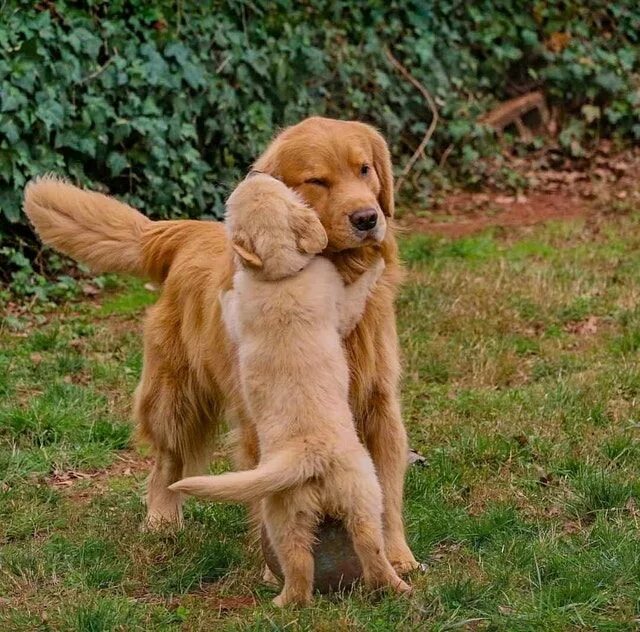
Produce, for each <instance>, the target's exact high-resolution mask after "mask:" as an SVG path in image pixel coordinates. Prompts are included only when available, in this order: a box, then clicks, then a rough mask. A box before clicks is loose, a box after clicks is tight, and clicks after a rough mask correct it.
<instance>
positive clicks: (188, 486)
mask: <svg viewBox="0 0 640 632" xmlns="http://www.w3.org/2000/svg"><path fill="white" fill-rule="evenodd" d="M313 475H314V472H313V471H311V470H310V468H309V467H308V466H307V464H305V463H304V460H303V459H301V458H300V454H299V453H298V454H297V455H296V453H294V451H287V450H283V451H281V452H279V453H277V454H275V455H274V456H273V457H272V458H270V459H268V460H267V461H265V462H264V463H261V464H260V465H259V466H258V467H257V468H255V469H254V470H244V471H242V472H229V473H227V474H220V475H219V476H192V477H190V478H183V479H182V480H181V481H178V482H177V483H174V484H173V485H170V486H169V489H170V490H172V491H174V492H184V493H185V494H190V495H192V496H198V497H199V498H207V499H210V500H226V501H235V502H250V501H253V500H259V499H260V498H264V497H265V496H268V495H269V494H275V493H277V492H282V491H285V490H286V489H289V488H291V487H295V486H296V485H300V484H302V483H304V481H305V480H307V479H309V478H311V476H313Z"/></svg>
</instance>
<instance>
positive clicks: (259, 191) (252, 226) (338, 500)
mask: <svg viewBox="0 0 640 632" xmlns="http://www.w3.org/2000/svg"><path fill="white" fill-rule="evenodd" d="M226 226H227V230H228V232H229V238H230V240H231V244H232V247H233V248H234V250H236V252H237V253H238V260H239V264H240V265H239V267H238V270H237V271H236V273H235V275H234V278H233V290H229V291H227V292H225V293H224V294H223V295H222V297H221V303H222V319H223V322H224V324H225V326H226V329H227V332H228V333H229V335H230V337H231V339H232V340H233V341H234V343H235V344H237V345H238V361H239V375H240V385H241V388H242V392H243V396H244V401H245V405H246V406H247V409H248V411H249V414H250V416H251V418H252V419H253V421H254V423H255V428H256V433H257V435H258V440H259V443H260V463H259V464H258V467H257V468H256V469H253V470H245V471H243V472H232V473H229V474H222V475H220V476H195V477H191V478H185V479H183V480H181V481H178V482H177V483H174V484H173V485H171V486H170V487H169V489H170V490H172V491H179V492H185V493H188V494H193V495H195V496H199V497H202V498H210V499H213V500H231V501H233V500H236V501H237V500H241V501H244V502H255V501H258V500H261V499H263V503H262V508H263V511H262V519H263V522H264V524H265V526H266V529H267V533H268V534H269V539H270V541H271V542H272V544H273V547H274V551H275V552H276V555H277V556H278V560H279V561H280V566H281V568H282V569H283V573H284V587H283V589H282V592H281V593H280V595H278V597H276V598H275V599H274V603H275V604H276V605H277V606H284V605H286V604H288V603H298V604H306V603H308V602H310V601H311V595H312V590H313V567H314V561H313V550H312V549H313V542H314V532H315V529H316V528H317V526H318V524H319V522H320V521H321V519H322V518H323V517H324V516H325V515H331V516H333V517H335V518H339V519H341V520H342V521H343V523H344V524H345V526H346V528H347V531H348V532H349V534H350V536H351V539H352V540H353V543H354V548H355V550H356V552H357V554H358V557H359V558H360V561H361V564H362V568H363V576H364V580H365V583H366V584H367V586H369V587H372V588H379V587H387V586H388V587H391V588H393V589H394V590H396V591H399V592H407V591H409V586H408V585H407V584H405V583H404V582H403V581H402V580H401V579H400V578H399V577H398V575H397V574H396V572H395V570H394V569H393V567H392V566H391V564H390V563H389V561H388V560H387V558H386V556H385V553H384V541H383V536H382V491H381V490H380V485H379V483H378V479H377V477H376V472H375V469H374V466H373V462H372V461H371V457H370V456H369V453H368V452H367V451H366V450H365V448H364V447H363V446H362V444H361V443H360V441H359V439H358V435H357V433H356V430H355V426H354V423H353V417H352V415H351V411H350V409H349V368H348V366H347V360H346V357H345V352H344V348H343V346H342V337H343V336H345V335H347V334H348V333H349V332H351V331H352V330H353V328H354V327H355V326H356V325H357V323H358V321H359V320H360V319H361V317H362V314H363V312H364V308H365V304H366V301H367V297H368V296H369V293H370V292H371V289H372V288H373V286H374V285H375V283H376V282H377V280H378V278H379V277H380V275H381V274H382V271H383V270H384V260H383V259H381V258H380V259H378V261H377V262H376V264H374V265H373V266H371V267H370V268H369V269H368V270H366V271H365V272H364V273H363V274H362V275H361V276H360V277H359V278H358V279H357V280H356V281H354V282H353V283H352V284H351V285H348V286H345V284H344V281H343V280H342V277H341V276H340V274H339V272H338V270H337V269H336V267H335V266H334V265H333V264H332V263H331V262H330V261H329V260H328V259H326V258H325V257H316V256H314V255H317V254H318V253H320V252H322V251H323V250H324V249H325V247H326V245H327V235H326V233H325V230H324V228H323V227H322V224H321V223H320V220H319V219H318V216H317V215H316V213H315V211H313V210H312V209H311V208H310V207H308V206H307V205H306V204H304V203H303V202H302V200H301V198H300V197H299V196H298V195H297V194H296V193H295V192H294V191H293V190H292V189H288V188H287V187H286V186H285V185H284V184H283V183H282V182H280V181H278V180H276V179H275V178H272V177H271V176H268V175H262V174H259V175H255V176H253V177H251V178H249V179H247V180H245V181H244V182H242V183H241V184H240V185H239V186H238V188H237V189H236V190H235V191H234V193H233V194H232V196H231V197H230V198H229V201H228V205H227V219H226Z"/></svg>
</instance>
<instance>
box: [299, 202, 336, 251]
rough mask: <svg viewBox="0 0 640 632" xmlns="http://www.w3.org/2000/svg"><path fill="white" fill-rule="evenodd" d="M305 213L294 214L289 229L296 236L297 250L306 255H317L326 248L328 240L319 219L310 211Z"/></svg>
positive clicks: (307, 210)
mask: <svg viewBox="0 0 640 632" xmlns="http://www.w3.org/2000/svg"><path fill="white" fill-rule="evenodd" d="M305 211H306V212H304V213H295V214H294V216H293V217H292V219H291V228H292V230H293V232H294V233H295V235H296V244H297V245H298V249H299V250H300V251H301V252H304V253H306V254H308V255H317V254H318V253H320V252H322V251H323V250H324V249H325V248H326V247H327V244H328V243H329V238H328V237H327V232H326V231H325V229H324V227H323V226H322V224H321V223H320V218H319V217H318V216H317V215H316V214H315V213H314V212H313V211H312V210H311V209H305Z"/></svg>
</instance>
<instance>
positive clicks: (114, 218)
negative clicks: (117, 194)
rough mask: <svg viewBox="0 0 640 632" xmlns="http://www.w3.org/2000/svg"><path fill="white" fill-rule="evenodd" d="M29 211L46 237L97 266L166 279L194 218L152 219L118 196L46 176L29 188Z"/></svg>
mask: <svg viewBox="0 0 640 632" xmlns="http://www.w3.org/2000/svg"><path fill="white" fill-rule="evenodd" d="M24 211H25V213H26V214H27V216H28V217H29V220H30V221H31V223H32V224H33V227H34V228H35V231H36V233H38V235H39V236H40V238H41V239H42V241H43V242H44V243H45V244H48V245H49V246H52V247H53V248H55V249H56V250H59V251H60V252H62V253H64V254H65V255H68V256H70V257H72V258H73V259H76V260H77V261H80V262H82V263H85V264H87V265H89V266H90V267H91V268H92V269H93V270H94V271H96V272H126V273H128V274H135V275H137V276H143V277H149V278H151V279H153V280H154V281H163V280H164V277H165V276H166V273H167V271H168V269H169V266H170V265H171V261H172V259H173V257H174V255H175V252H176V250H177V245H178V242H180V241H181V240H180V239H179V235H178V233H183V232H184V230H185V229H187V230H190V229H192V228H193V227H192V226H190V225H191V224H193V222H184V221H183V222H179V221H177V222H176V221H160V222H152V221H151V220H150V219H149V218H147V217H145V216H144V215H142V213H140V212H138V211H136V210H135V209H134V208H132V207H130V206H128V205H127V204H123V203H122V202H118V200H116V199H115V198H112V197H108V196H106V195H102V194H101V193H96V192H94V191H84V190H82V189H79V188H78V187H75V186H73V185H71V184H68V183H67V182H64V181H63V180H59V179H57V178H55V177H52V176H45V177H42V178H38V179H36V180H32V181H31V182H29V184H28V185H27V187H26V189H25V192H24Z"/></svg>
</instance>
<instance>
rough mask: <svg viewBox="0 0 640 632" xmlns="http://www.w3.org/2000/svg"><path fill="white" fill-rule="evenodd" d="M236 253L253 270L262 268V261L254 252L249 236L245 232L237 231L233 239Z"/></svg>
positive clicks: (232, 242) (232, 245)
mask: <svg viewBox="0 0 640 632" xmlns="http://www.w3.org/2000/svg"><path fill="white" fill-rule="evenodd" d="M231 247H232V248H233V250H234V251H235V253H236V254H237V255H238V256H239V257H240V258H241V259H242V261H244V263H246V264H247V265H248V266H249V267H251V268H262V265H263V264H262V259H260V257H258V255H257V254H256V253H255V252H254V248H253V245H252V244H251V240H250V239H249V236H248V235H247V234H246V233H245V232H244V231H236V232H235V233H234V234H233V236H232V238H231Z"/></svg>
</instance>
